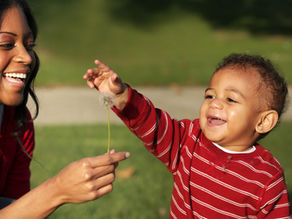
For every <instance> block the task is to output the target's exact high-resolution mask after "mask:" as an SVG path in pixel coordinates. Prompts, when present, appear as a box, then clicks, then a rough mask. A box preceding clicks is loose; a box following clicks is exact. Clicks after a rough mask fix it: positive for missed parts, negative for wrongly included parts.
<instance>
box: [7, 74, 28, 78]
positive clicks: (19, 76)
mask: <svg viewBox="0 0 292 219" xmlns="http://www.w3.org/2000/svg"><path fill="white" fill-rule="evenodd" d="M4 75H5V76H6V77H12V78H20V79H25V78H26V74H23V73H6V74H4Z"/></svg>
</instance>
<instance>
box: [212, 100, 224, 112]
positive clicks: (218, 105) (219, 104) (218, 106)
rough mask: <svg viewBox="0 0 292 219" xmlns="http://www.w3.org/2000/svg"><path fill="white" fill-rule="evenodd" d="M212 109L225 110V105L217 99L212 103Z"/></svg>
mask: <svg viewBox="0 0 292 219" xmlns="http://www.w3.org/2000/svg"><path fill="white" fill-rule="evenodd" d="M210 107H212V108H216V109H223V103H222V101H220V100H219V99H218V98H215V99H213V100H212V101H211V103H210Z"/></svg>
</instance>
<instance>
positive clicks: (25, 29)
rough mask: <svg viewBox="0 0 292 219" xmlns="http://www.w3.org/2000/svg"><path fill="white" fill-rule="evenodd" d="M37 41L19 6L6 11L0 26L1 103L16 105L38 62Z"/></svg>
mask: <svg viewBox="0 0 292 219" xmlns="http://www.w3.org/2000/svg"><path fill="white" fill-rule="evenodd" d="M33 46H34V38H33V34H32V32H31V30H30V28H29V26H28V24H27V21H26V18H25V15H24V14H23V12H22V10H21V9H19V7H17V6H13V7H12V8H9V9H7V10H6V11H4V13H3V15H2V23H1V26H0V72H1V76H0V103H3V104H6V105H10V106H17V105H19V104H21V102H22V100H23V92H24V88H25V86H26V83H27V81H28V78H29V77H30V75H31V70H32V68H33V65H34V62H35V56H34V53H33Z"/></svg>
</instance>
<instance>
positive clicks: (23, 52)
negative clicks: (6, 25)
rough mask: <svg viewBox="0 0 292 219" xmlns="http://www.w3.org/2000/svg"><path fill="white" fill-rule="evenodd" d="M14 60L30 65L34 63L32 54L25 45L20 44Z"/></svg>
mask: <svg viewBox="0 0 292 219" xmlns="http://www.w3.org/2000/svg"><path fill="white" fill-rule="evenodd" d="M14 60H15V61H16V62H19V63H23V64H25V65H30V64H31V63H32V61H33V60H32V55H31V54H30V53H29V51H27V49H26V48H25V47H24V46H19V47H18V49H17V54H16V55H15V57H14Z"/></svg>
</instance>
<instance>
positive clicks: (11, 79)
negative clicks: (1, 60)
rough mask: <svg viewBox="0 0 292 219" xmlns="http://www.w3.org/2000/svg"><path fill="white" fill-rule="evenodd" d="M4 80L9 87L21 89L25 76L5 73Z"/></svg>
mask: <svg viewBox="0 0 292 219" xmlns="http://www.w3.org/2000/svg"><path fill="white" fill-rule="evenodd" d="M4 78H5V80H6V82H7V83H8V84H9V85H10V86H16V87H19V88H23V87H24V86H25V79H26V74H23V73H5V74H4Z"/></svg>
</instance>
